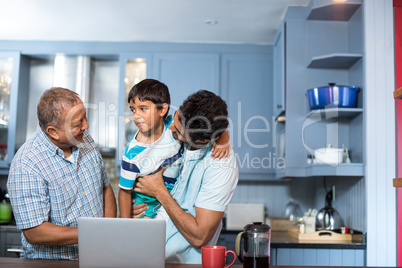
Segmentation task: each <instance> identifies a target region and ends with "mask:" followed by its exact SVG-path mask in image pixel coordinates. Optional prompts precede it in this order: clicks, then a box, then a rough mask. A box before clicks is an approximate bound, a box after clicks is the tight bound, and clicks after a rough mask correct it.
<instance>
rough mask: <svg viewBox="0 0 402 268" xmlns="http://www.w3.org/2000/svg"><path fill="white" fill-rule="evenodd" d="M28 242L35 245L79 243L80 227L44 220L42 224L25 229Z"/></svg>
mask: <svg viewBox="0 0 402 268" xmlns="http://www.w3.org/2000/svg"><path fill="white" fill-rule="evenodd" d="M22 232H23V233H24V236H25V238H26V240H27V241H28V243H30V244H33V245H47V246H65V245H73V244H78V228H77V227H67V226H60V225H56V224H52V223H49V222H43V223H42V224H41V225H39V226H36V227H33V228H29V229H23V230H22Z"/></svg>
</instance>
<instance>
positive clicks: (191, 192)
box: [157, 145, 239, 264]
mask: <svg viewBox="0 0 402 268" xmlns="http://www.w3.org/2000/svg"><path fill="white" fill-rule="evenodd" d="M189 152H190V153H191V156H190V157H187V155H188V154H189ZM183 158H184V162H183V164H182V166H181V170H180V175H179V178H178V180H177V183H176V185H175V187H174V188H173V190H172V192H171V194H172V196H173V198H174V200H175V201H176V202H177V204H178V205H179V206H180V207H181V208H182V209H183V210H184V211H185V212H187V213H189V214H191V215H192V216H193V217H195V216H196V213H195V208H196V207H199V208H203V209H208V210H213V211H220V212H224V211H225V210H226V207H227V205H228V204H229V202H230V199H231V198H232V195H233V192H234V190H235V188H236V185H237V182H238V178H239V171H238V168H237V165H236V159H235V154H234V152H233V149H232V148H230V151H229V155H228V157H227V158H224V159H221V160H218V159H213V158H212V157H211V146H210V145H209V146H207V147H205V148H203V149H200V150H197V151H189V150H187V149H186V150H185V151H184V154H183ZM158 215H159V213H158ZM157 217H158V216H157ZM220 231H221V226H220V227H219V228H218V229H217V231H216V233H215V235H214V237H213V238H212V239H211V240H210V241H209V242H208V244H207V245H214V244H215V243H216V241H217V239H218V236H219V234H220ZM166 262H168V263H172V262H179V263H196V264H201V249H196V248H194V247H193V246H191V244H190V243H189V242H188V241H187V240H186V239H185V238H184V237H183V236H182V234H181V233H180V232H179V231H178V230H177V228H176V226H175V225H174V224H173V222H172V220H170V219H169V220H168V222H167V225H166Z"/></svg>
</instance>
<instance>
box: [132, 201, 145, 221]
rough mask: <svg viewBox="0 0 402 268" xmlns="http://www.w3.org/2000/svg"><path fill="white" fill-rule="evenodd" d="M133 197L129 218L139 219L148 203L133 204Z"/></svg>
mask: <svg viewBox="0 0 402 268" xmlns="http://www.w3.org/2000/svg"><path fill="white" fill-rule="evenodd" d="M134 201H135V200H134V199H132V204H133V205H132V206H131V218H135V219H139V218H141V217H142V216H143V215H144V214H145V210H147V209H148V205H147V204H145V203H142V204H138V205H134Z"/></svg>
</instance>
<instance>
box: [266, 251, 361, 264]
mask: <svg viewBox="0 0 402 268" xmlns="http://www.w3.org/2000/svg"><path fill="white" fill-rule="evenodd" d="M271 254H272V251H271ZM274 254H276V263H275V265H296V266H365V263H366V261H365V259H366V256H365V254H366V250H365V249H325V248H323V249H318V248H277V249H276V252H275V253H274Z"/></svg>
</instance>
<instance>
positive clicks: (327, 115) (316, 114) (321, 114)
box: [307, 107, 363, 121]
mask: <svg viewBox="0 0 402 268" xmlns="http://www.w3.org/2000/svg"><path fill="white" fill-rule="evenodd" d="M362 112H363V108H338V107H334V108H326V109H317V110H312V111H310V112H309V113H308V114H307V118H308V119H311V120H315V121H322V120H326V119H332V118H345V119H350V118H354V117H356V116H358V115H359V114H361V113H362Z"/></svg>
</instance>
